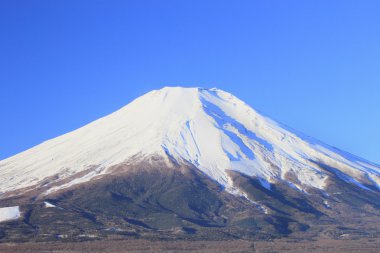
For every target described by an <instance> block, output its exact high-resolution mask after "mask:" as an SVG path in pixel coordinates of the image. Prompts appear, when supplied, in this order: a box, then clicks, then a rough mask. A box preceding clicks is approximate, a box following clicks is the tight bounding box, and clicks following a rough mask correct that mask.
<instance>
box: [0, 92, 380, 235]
mask: <svg viewBox="0 0 380 253" xmlns="http://www.w3.org/2000/svg"><path fill="white" fill-rule="evenodd" d="M0 192H1V194H0V238H1V239H0V240H3V241H14V240H16V241H25V240H31V239H37V240H81V239H90V238H105V237H112V236H120V237H144V238H145V237H147V238H183V237H184V238H188V237H191V238H203V239H204V238H213V239H215V238H273V237H282V236H295V237H297V236H299V237H310V238H312V237H316V236H326V237H341V236H344V237H361V236H369V235H371V236H375V235H378V233H379V232H380V229H379V227H380V226H379V225H380V223H379V221H380V220H379V217H380V216H379V214H380V198H379V197H380V167H379V166H378V165H376V164H373V163H371V162H368V161H366V160H364V159H361V158H359V157H356V156H353V155H351V154H349V153H347V152H344V151H341V150H339V149H337V148H334V147H331V146H329V145H326V144H324V143H322V142H320V141H318V140H316V139H313V138H311V137H308V136H306V135H304V134H301V133H299V132H297V131H294V130H292V129H290V128H288V127H286V126H284V125H282V124H279V123H277V122H275V121H273V120H271V119H270V118H268V117H266V116H263V115H261V114H259V113H258V112H257V111H255V110H254V109H252V108H251V107H250V106H248V105H247V104H245V103H244V102H243V101H241V100H239V99H238V98H236V97H234V96H233V95H231V94H229V93H227V92H225V91H222V90H219V89H215V88H214V89H201V88H181V87H166V88H163V89H161V90H154V91H151V92H149V93H147V94H145V95H143V96H141V97H139V98H137V99H136V100H134V101H133V102H131V103H130V104H128V105H127V106H125V107H123V108H121V109H120V110H118V111H116V112H114V113H112V114H110V115H108V116H106V117H104V118H101V119H99V120H96V121H94V122H92V123H90V124H88V125H86V126H84V127H82V128H80V129H77V130H75V131H73V132H70V133H67V134H65V135H62V136H59V137H57V138H55V139H52V140H49V141H46V142H44V143H42V144H40V145H38V146H36V147H33V148H31V149H29V150H27V151H25V152H22V153H20V154H17V155H15V156H13V157H10V158H8V159H5V160H2V161H0ZM2 213H4V215H3V218H2ZM9 213H11V215H10V214H9ZM7 217H8V218H7Z"/></svg>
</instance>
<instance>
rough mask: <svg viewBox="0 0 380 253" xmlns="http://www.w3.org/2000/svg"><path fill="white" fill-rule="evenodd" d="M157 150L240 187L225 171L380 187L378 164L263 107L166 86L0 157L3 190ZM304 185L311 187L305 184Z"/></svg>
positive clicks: (265, 180) (266, 182) (94, 170)
mask: <svg viewBox="0 0 380 253" xmlns="http://www.w3.org/2000/svg"><path fill="white" fill-rule="evenodd" d="M151 155H159V156H162V157H164V158H166V159H169V157H170V158H171V159H175V160H177V161H179V162H188V163H191V164H193V165H194V166H195V167H197V168H198V169H199V170H201V171H203V172H204V173H205V174H206V175H208V176H209V177H211V178H212V179H214V180H215V181H217V182H218V183H220V184H221V185H222V186H224V187H225V188H226V190H227V191H229V192H231V193H237V190H236V189H235V187H234V185H233V183H232V180H231V179H230V178H229V175H228V173H227V172H228V171H229V170H234V171H238V172H241V173H243V174H246V175H249V176H256V177H258V178H259V179H260V182H261V183H262V185H263V186H264V187H266V188H267V189H270V184H271V183H276V182H277V181H281V180H285V181H287V180H288V179H287V177H288V176H289V175H292V176H294V177H295V180H294V181H293V182H290V183H291V184H292V185H294V187H295V188H297V189H299V190H300V191H304V190H305V189H306V188H307V187H313V188H317V189H321V190H323V189H324V188H325V187H326V182H327V179H328V178H329V173H326V169H329V170H330V169H331V170H332V169H334V170H338V173H337V174H338V175H339V177H340V178H341V179H342V180H345V181H346V182H349V183H352V184H355V185H357V186H360V187H362V188H363V189H365V188H366V189H368V190H369V188H367V187H366V185H367V186H368V185H370V186H373V187H378V188H379V189H380V168H379V166H378V165H375V164H372V163H370V162H368V161H365V160H364V159H361V158H358V157H355V156H353V155H350V154H348V153H345V152H343V151H340V150H337V149H336V148H333V147H330V146H328V145H326V144H323V143H321V142H320V141H317V140H315V139H312V138H310V137H307V136H305V135H303V134H301V133H298V132H296V131H294V130H291V129H289V128H287V127H285V126H283V125H281V124H279V123H277V122H275V121H273V120H271V119H270V118H268V117H265V116H263V115H261V114H259V113H258V112H257V111H255V110H254V109H252V108H251V107H250V106H248V105H247V104H245V103H244V102H243V101H241V100H239V99H238V98H236V97H234V96H233V95H231V94H229V93H227V92H225V91H222V90H219V89H215V88H214V89H201V88H181V87H166V88H163V89H161V90H154V91H151V92H149V93H147V94H145V95H143V96H141V97H139V98H137V99H136V100H134V101H133V102H131V103H130V104H128V105H127V106H125V107H123V108H121V109H120V110H118V111H116V112H114V113H112V114H110V115H108V116H106V117H103V118H101V119H99V120H96V121H94V122H92V123H90V124H88V125H86V126H84V127H82V128H80V129H77V130H75V131H73V132H70V133H67V134H65V135H62V136H60V137H57V138H55V139H52V140H49V141H46V142H44V143H42V144H40V145H38V146H36V147H34V148H31V149H29V150H27V151H25V152H22V153H20V154H17V155H15V156H13V157H10V158H8V159H5V160H3V161H0V192H8V191H12V190H16V189H21V188H24V187H29V186H33V185H35V186H36V187H37V186H38V185H39V184H40V183H41V182H42V181H43V179H45V178H48V177H53V176H54V177H55V178H56V179H55V180H56V181H60V180H63V179H65V178H68V177H69V176H72V175H74V174H76V173H79V172H83V171H87V170H88V171H89V172H88V173H86V174H85V175H82V176H81V177H79V178H76V179H75V180H73V181H71V182H68V183H67V184H65V185H62V186H59V187H55V188H51V189H50V190H49V191H48V193H50V192H54V191H57V190H59V189H61V188H64V187H69V186H72V185H75V184H79V183H82V182H86V181H89V180H91V179H92V178H94V177H96V176H99V175H103V174H106V173H107V169H108V168H109V167H110V166H112V165H116V164H119V163H122V162H126V161H128V160H130V159H131V158H133V157H137V156H138V157H140V158H141V159H144V157H148V156H151ZM305 192H306V190H305Z"/></svg>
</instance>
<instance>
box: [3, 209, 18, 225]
mask: <svg viewBox="0 0 380 253" xmlns="http://www.w3.org/2000/svg"><path fill="white" fill-rule="evenodd" d="M20 216H21V213H20V209H19V207H18V206H11V207H2V208H0V222H3V221H9V220H17V219H18V218H20Z"/></svg>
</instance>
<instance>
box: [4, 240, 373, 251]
mask: <svg viewBox="0 0 380 253" xmlns="http://www.w3.org/2000/svg"><path fill="white" fill-rule="evenodd" d="M0 252H1V253H16V252H17V253H35V252H36V253H37V252H44V253H50V252H51V253H53V252H54V253H79V252H84V253H87V252H91V253H100V252H107V253H119V252H131V253H132V252H133V253H137V252H146V253H160V252H192V253H193V252H194V253H195V252H203V253H215V252H234V253H242V252H260V253H275V252H294V253H297V252H307V253H326V252H334V253H340V252H341V253H351V252H365V253H378V252H380V239H369V238H368V239H360V240H330V239H320V240H316V241H294V240H293V241H292V240H276V241H271V242H268V241H245V240H234V241H147V240H114V241H111V240H107V241H91V242H79V243H62V242H57V243H20V244H5V243H4V244H0Z"/></svg>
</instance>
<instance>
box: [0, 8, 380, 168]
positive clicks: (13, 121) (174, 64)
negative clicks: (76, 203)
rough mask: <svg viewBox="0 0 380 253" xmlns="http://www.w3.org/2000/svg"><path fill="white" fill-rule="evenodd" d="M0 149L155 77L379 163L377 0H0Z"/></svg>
mask: <svg viewBox="0 0 380 253" xmlns="http://www.w3.org/2000/svg"><path fill="white" fill-rule="evenodd" d="M0 35H1V37H0V38H1V39H0V89H1V90H0V115H1V124H0V159H4V158H6V157H9V156H11V155H13V154H16V153H18V152H21V151H23V150H25V149H27V148H30V147H32V146H34V145H36V144H39V143H40V142H42V141H44V140H47V139H50V138H53V137H56V136H58V135H60V134H63V133H66V132H68V131H71V130H74V129H76V128H78V127H80V126H82V125H84V124H86V123H89V122H91V121H93V120H95V119H97V118H99V117H101V116H104V115H106V114H108V113H111V112H113V111H115V110H116V109H118V108H120V107H122V106H123V105H125V104H127V103H129V102H130V101H131V100H132V99H134V98H136V97H137V96H140V95H142V94H144V93H145V92H147V91H149V90H151V89H157V88H160V87H163V86H202V87H218V88H221V89H224V90H226V91H229V92H231V93H233V94H234V95H236V96H237V97H239V98H241V99H242V100H244V101H245V102H247V103H248V104H250V105H251V106H253V107H254V108H256V109H257V110H259V111H262V112H265V113H266V114H267V115H270V116H271V117H272V118H274V119H276V120H278V121H280V122H282V123H284V124H287V125H289V126H291V127H293V128H295V129H298V130H300V131H302V132H304V133H306V134H308V135H311V136H314V137H316V138H318V139H321V140H322V141H324V142H326V143H328V144H331V145H333V146H337V147H339V148H341V149H343V150H346V151H349V152H351V153H353V154H356V155H359V156H362V157H364V158H366V159H369V160H371V161H374V162H376V163H380V152H379V150H380V149H379V147H378V145H379V143H380V131H379V129H380V127H379V125H380V1H377V0H376V1H370V0H365V1H350V0H342V1H339V0H334V1H331V0H310V1H299V0H297V1H292V0H287V1H283V0H278V1H275V0H271V1H264V0H262V1H256V0H250V1H243V0H239V1H231V0H230V1H223V0H217V1H211V0H210V1H208V0H202V1H194V0H193V1H181V0H176V1H166V0H157V1H146V0H136V1H128V0H124V1H109V0H108V1H95V0H91V1H82V0H65V1H63V0H61V1H58V0H57V1H50V0H49V1H44V0H39V1H36V0H35V1H30V0H25V1H19V0H12V1H1V3H0Z"/></svg>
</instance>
